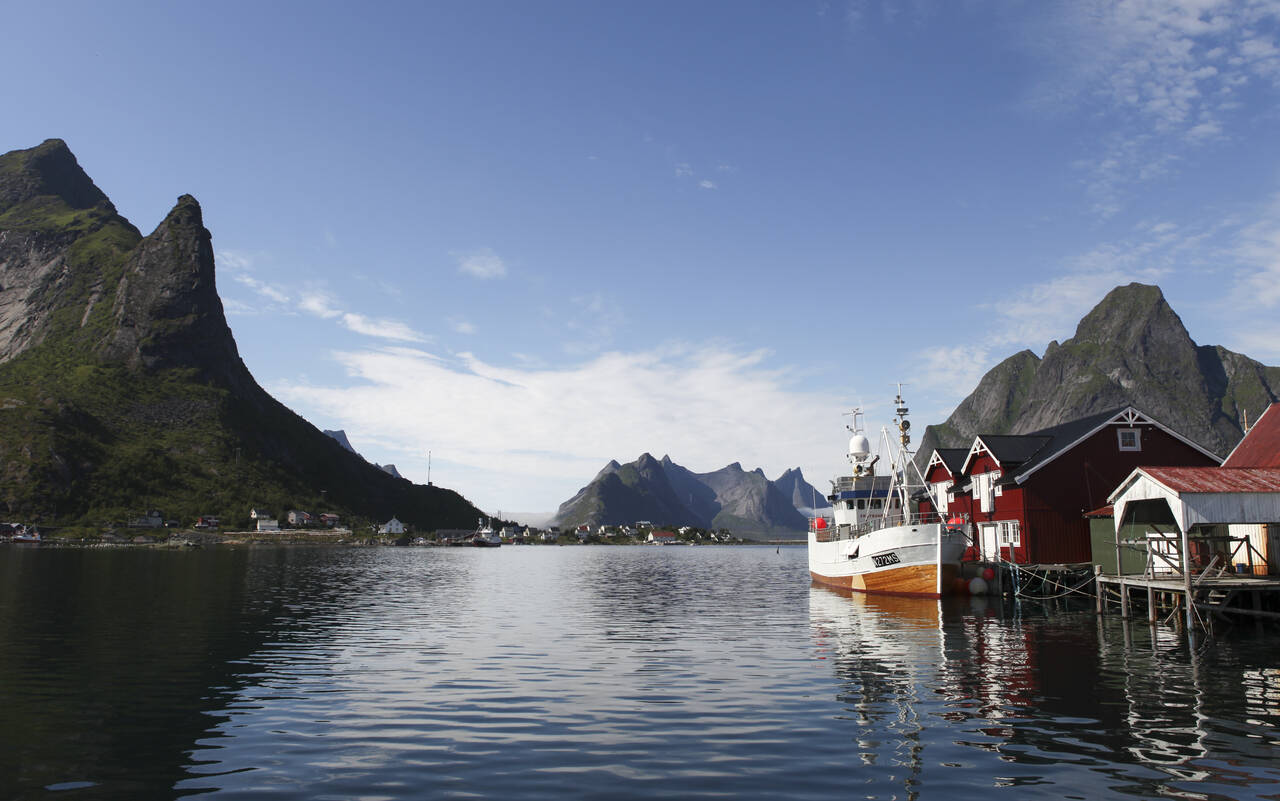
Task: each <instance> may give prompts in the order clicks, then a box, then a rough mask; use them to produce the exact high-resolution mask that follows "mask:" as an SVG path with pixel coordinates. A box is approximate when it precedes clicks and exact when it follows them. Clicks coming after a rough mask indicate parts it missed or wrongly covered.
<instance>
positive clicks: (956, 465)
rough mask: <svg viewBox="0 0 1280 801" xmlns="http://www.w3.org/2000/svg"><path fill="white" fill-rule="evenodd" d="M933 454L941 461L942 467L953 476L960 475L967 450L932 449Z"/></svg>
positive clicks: (967, 453)
mask: <svg viewBox="0 0 1280 801" xmlns="http://www.w3.org/2000/svg"><path fill="white" fill-rule="evenodd" d="M933 452H934V453H936V454H937V455H938V457H939V458H940V459H942V464H943V466H944V467H946V468H947V470H948V471H950V473H951V475H953V476H958V475H960V471H961V470H962V469H964V460H965V457H966V456H968V455H969V449H968V448H934V449H933ZM931 461H932V460H931Z"/></svg>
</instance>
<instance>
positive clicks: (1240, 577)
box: [1094, 570, 1280, 631]
mask: <svg viewBox="0 0 1280 801" xmlns="http://www.w3.org/2000/svg"><path fill="white" fill-rule="evenodd" d="M1094 580H1095V582H1096V590H1097V592H1096V595H1097V611H1098V614H1105V613H1106V612H1107V609H1108V606H1109V605H1111V604H1118V605H1119V607H1120V616H1121V617H1123V618H1126V619H1128V618H1132V617H1134V614H1133V609H1134V606H1135V603H1136V604H1137V605H1139V606H1145V610H1146V617H1147V621H1148V622H1149V623H1153V624H1155V623H1172V624H1173V625H1174V626H1176V627H1178V628H1181V627H1182V626H1184V625H1185V626H1186V627H1187V628H1188V629H1191V628H1193V627H1199V628H1202V629H1205V630H1206V631H1212V630H1213V628H1214V625H1215V623H1223V622H1239V620H1240V619H1242V618H1252V619H1254V620H1255V621H1257V622H1259V623H1261V622H1262V621H1264V620H1270V621H1272V622H1280V611H1278V610H1280V577H1277V576H1256V575H1250V574H1236V573H1226V572H1221V573H1215V572H1213V571H1211V570H1206V571H1204V572H1202V573H1200V574H1198V575H1191V576H1184V575H1179V574H1168V575H1161V576H1149V575H1147V576H1144V575H1122V576H1112V575H1105V574H1102V573H1099V574H1098V575H1096V576H1095V577H1094Z"/></svg>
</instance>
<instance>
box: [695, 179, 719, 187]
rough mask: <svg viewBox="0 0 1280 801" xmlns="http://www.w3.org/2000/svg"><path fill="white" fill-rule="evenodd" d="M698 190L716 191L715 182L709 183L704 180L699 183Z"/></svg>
mask: <svg viewBox="0 0 1280 801" xmlns="http://www.w3.org/2000/svg"><path fill="white" fill-rule="evenodd" d="M698 188H699V189H715V188H716V185H715V182H714V181H708V180H706V179H705V178H704V179H703V180H701V181H698Z"/></svg>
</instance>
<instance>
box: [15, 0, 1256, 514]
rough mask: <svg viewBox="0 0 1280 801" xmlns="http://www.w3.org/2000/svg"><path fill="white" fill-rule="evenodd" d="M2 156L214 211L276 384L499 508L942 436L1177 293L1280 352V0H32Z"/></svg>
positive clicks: (152, 215) (1228, 336)
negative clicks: (1087, 321) (1052, 348)
mask: <svg viewBox="0 0 1280 801" xmlns="http://www.w3.org/2000/svg"><path fill="white" fill-rule="evenodd" d="M4 18H5V21H6V24H5V27H6V29H7V30H8V31H9V32H10V35H9V36H7V37H6V45H5V47H4V48H3V50H0V65H3V68H4V74H6V75H7V76H8V80H7V81H6V91H5V94H6V102H5V104H4V105H5V114H4V115H3V116H0V150H11V149H16V148H24V147H31V146H34V145H36V144H38V143H39V142H41V141H43V140H44V139H46V138H49V137H60V138H62V139H65V140H66V141H67V143H68V144H69V145H70V147H71V149H72V150H73V152H75V153H76V155H77V157H78V159H79V160H80V163H81V165H82V166H83V167H84V168H85V169H86V170H87V171H88V172H89V174H90V175H91V176H92V177H93V178H94V180H95V182H96V183H97V184H98V185H99V186H100V187H101V188H102V189H103V190H104V191H105V192H107V194H108V195H109V196H110V197H111V198H112V200H113V201H114V202H115V204H116V206H117V208H118V209H119V210H120V211H121V213H123V214H124V215H125V216H126V217H128V218H129V219H130V220H131V221H133V222H134V224H136V225H137V226H138V227H139V228H140V229H141V230H143V232H144V233H146V232H150V231H151V230H152V229H153V228H154V227H155V226H156V225H157V224H158V223H159V222H160V220H162V219H163V217H164V215H165V214H166V213H167V212H168V210H169V209H170V208H171V207H172V205H173V203H174V201H175V200H176V198H177V196H178V195H180V194H183V193H190V194H193V195H195V196H196V198H197V199H198V200H199V201H200V202H201V205H202V207H203V209H204V214H205V224H206V226H207V227H208V228H209V229H210V231H211V232H212V233H213V239H214V247H215V250H216V251H217V254H218V286H219V292H220V294H221V296H222V298H223V303H224V304H225V306H226V309H227V314H228V319H229V321H230V324H231V327H232V329H233V331H234V333H235V336H236V340H237V343H238V344H239V347H240V352H241V354H242V356H243V357H244V359H245V362H246V364H247V365H248V366H249V368H250V369H251V370H252V371H253V373H254V375H255V376H256V377H257V378H258V380H259V382H260V383H261V384H263V386H265V387H266V388H267V389H268V390H270V391H271V392H272V393H273V394H275V395H276V396H277V397H278V398H280V399H281V400H283V401H284V402H285V403H287V404H288V405H289V406H290V407H291V408H293V409H294V410H296V411H297V412H299V413H300V414H302V415H303V416H304V417H306V418H307V419H308V420H310V421H311V422H312V423H314V424H315V425H316V426H318V427H320V428H343V429H345V430H346V431H347V433H348V435H349V437H350V439H351V441H352V443H353V444H354V445H355V447H356V448H357V450H359V451H360V452H361V453H363V454H364V455H365V456H366V457H367V458H369V459H370V460H372V461H378V462H382V463H386V462H393V463H395V464H396V465H397V466H399V468H400V469H401V471H402V472H403V473H404V474H405V475H406V476H408V477H410V478H412V479H414V480H417V481H425V480H426V478H427V475H426V473H427V470H426V468H427V454H428V452H430V453H431V460H432V475H431V478H432V480H433V481H435V482H436V483H437V484H441V485H445V486H449V487H452V488H455V489H457V490H459V491H461V492H462V493H463V494H464V495H466V496H467V497H468V498H469V499H471V500H472V501H474V502H475V503H477V504H478V505H480V506H481V507H482V508H484V509H486V510H487V511H490V512H496V511H499V510H501V511H503V512H505V513H508V514H510V513H513V512H525V511H529V512H532V511H551V510H553V509H554V508H555V507H556V506H557V505H558V504H559V503H560V502H561V501H563V500H565V499H567V498H568V497H569V496H570V495H572V493H573V492H574V491H576V490H577V489H578V488H579V487H580V486H582V485H583V484H585V483H586V482H587V481H588V480H589V479H590V478H591V476H593V475H594V474H595V472H596V471H597V470H598V469H599V468H600V467H601V466H602V465H603V464H604V463H605V462H606V461H608V460H609V459H614V458H616V459H618V460H620V461H629V460H631V459H634V458H636V457H637V456H639V455H640V453H642V452H644V451H650V452H652V453H654V454H655V455H658V456H661V455H662V454H670V455H671V457H672V458H673V459H674V460H675V461H677V462H679V463H681V464H684V465H685V466H687V467H689V468H691V469H694V470H698V471H706V470H713V469H717V468H719V467H722V466H723V465H724V464H726V463H729V462H732V461H740V462H742V464H743V465H744V466H746V467H747V468H753V467H756V466H759V467H762V468H763V469H764V471H765V472H766V474H768V475H769V476H770V477H771V478H772V477H776V476H777V475H778V474H779V473H781V472H782V471H783V470H784V469H786V468H788V467H794V466H799V467H801V468H803V470H804V472H805V474H806V476H807V477H808V478H809V479H810V480H811V481H813V482H814V483H815V484H817V485H818V486H819V488H823V487H825V479H826V478H828V477H829V476H831V475H833V474H834V473H835V472H836V471H837V470H838V469H839V467H840V465H841V463H842V453H843V449H844V441H845V432H844V430H843V424H844V418H842V417H841V413H842V411H844V410H846V409H847V408H848V407H850V406H852V405H854V404H862V405H864V406H865V407H866V409H867V422H868V424H869V425H870V427H871V428H873V429H878V427H879V426H880V425H881V424H883V423H885V422H888V416H889V414H890V409H889V406H890V404H889V401H890V400H891V399H892V396H893V392H894V383H895V382H897V381H902V382H904V383H905V384H906V388H905V393H906V395H907V398H908V401H909V402H910V405H911V407H912V409H913V411H914V413H915V422H916V425H917V428H920V429H922V428H923V426H924V425H925V424H927V423H931V422H940V421H941V420H943V419H945V417H946V416H947V415H948V414H949V413H950V411H951V409H952V408H954V406H955V404H956V403H957V402H958V401H959V400H960V399H962V398H963V397H964V396H965V395H966V394H968V393H969V392H970V391H971V390H972V389H973V387H974V386H975V385H976V383H977V381H978V379H979V378H980V377H981V375H982V373H983V372H985V371H986V370H987V369H989V368H990V367H991V366H993V365H994V364H995V363H997V362H998V361H1000V360H1001V359H1003V358H1004V357H1006V356H1008V355H1010V354H1012V353H1014V352H1016V351H1017V350H1020V349H1022V348H1031V349H1032V350H1034V351H1036V352H1037V353H1043V350H1044V347H1045V345H1046V344H1047V343H1048V342H1049V341H1050V340H1053V339H1058V340H1061V339H1065V338H1067V337H1069V336H1071V334H1072V333H1073V331H1074V326H1075V323H1076V322H1077V321H1078V320H1079V318H1080V317H1081V316H1082V315H1083V314H1084V313H1085V312H1087V311H1088V309H1089V308H1091V307H1092V306H1093V305H1094V304H1096V303H1097V302H1098V301H1099V300H1100V299H1101V298H1102V296H1103V295H1104V294H1105V293H1106V292H1107V291H1108V290H1110V289H1111V288H1112V287H1114V286H1116V285H1118V284H1122V283H1127V282H1129V281H1135V280H1137V281H1144V282H1151V283H1157V284H1159V285H1160V286H1161V287H1162V288H1163V289H1164V291H1165V295H1166V297H1167V298H1168V299H1169V301H1170V303H1171V304H1172V305H1173V307H1174V309H1175V310H1177V311H1178V312H1179V314H1180V315H1181V316H1182V318H1183V321H1184V322H1185V323H1186V325H1187V327H1188V329H1189V330H1190V332H1191V335H1192V337H1193V338H1194V339H1195V340H1196V341H1197V342H1199V343H1201V344H1220V345H1223V346H1226V347H1228V348H1231V349H1233V350H1237V351H1241V352H1244V353H1246V354H1248V355H1250V356H1252V357H1254V358H1257V359H1259V360H1262V361H1264V362H1267V363H1269V364H1277V363H1280V322H1278V321H1277V307H1278V306H1280V146H1278V145H1277V143H1280V3H1277V2H1265V3H1263V2H1234V3H1228V2H1214V1H1213V0H1170V2H1161V3H1156V2H1070V3H1048V2H1016V1H1015V0H1010V2H978V0H973V1H972V2H943V1H942V0H938V1H937V2H930V1H929V0H916V1H915V2H907V3H879V2H871V0H864V1H862V2H848V3H844V2H791V3H776V2H769V3H747V2H736V1H735V2H710V1H708V2H698V3H674V2H672V3H663V2H644V3H640V2H630V3H596V2H582V3H554V2H520V3H516V2H510V3H493V2H436V3H416V2H415V3H391V2H384V3H372V4H354V3H347V4H338V3H325V2H307V3H302V2H275V3H234V2H219V3H207V4H195V3H180V4H179V3H174V4H139V3H130V2H113V3H110V4H103V3H71V2H56V3H43V4H32V3H21V4H20V3H9V4H6V8H5V11H4Z"/></svg>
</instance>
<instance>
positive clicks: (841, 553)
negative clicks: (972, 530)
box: [809, 523, 965, 598]
mask: <svg viewBox="0 0 1280 801" xmlns="http://www.w3.org/2000/svg"><path fill="white" fill-rule="evenodd" d="M824 533H825V532H822V531H810V532H809V575H810V576H811V577H812V578H813V580H814V581H817V582H821V583H823V584H827V585H830V586H833V587H840V588H843V589H848V590H854V591H855V592H874V593H886V594H893V595H921V596H929V597H934V598H937V597H941V596H943V595H949V594H951V591H952V587H953V585H954V583H955V579H956V577H957V575H958V574H959V567H960V557H961V556H962V555H963V554H964V549H965V539H964V535H963V534H961V533H958V532H952V531H948V530H947V527H946V526H945V525H943V524H941V523H920V524H915V525H910V524H908V525H900V526H889V527H886V528H882V529H878V530H876V531H872V532H869V533H866V534H863V535H861V536H858V537H851V538H845V539H834V540H829V541H826V538H825V537H822V536H821V535H823V534H824Z"/></svg>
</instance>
